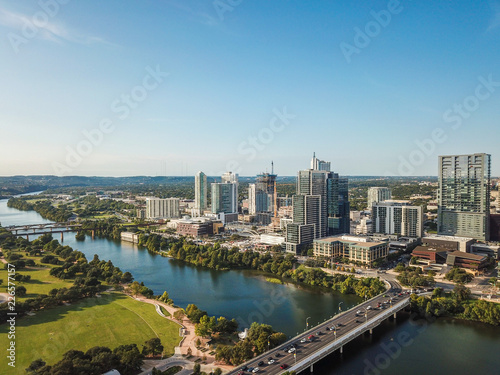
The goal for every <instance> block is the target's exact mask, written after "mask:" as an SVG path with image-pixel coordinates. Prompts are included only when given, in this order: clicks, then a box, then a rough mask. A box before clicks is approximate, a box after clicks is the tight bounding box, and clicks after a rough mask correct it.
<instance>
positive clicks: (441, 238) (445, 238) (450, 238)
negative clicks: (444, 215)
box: [422, 234, 475, 242]
mask: <svg viewBox="0 0 500 375" xmlns="http://www.w3.org/2000/svg"><path fill="white" fill-rule="evenodd" d="M426 239H431V240H437V241H455V242H469V241H475V240H474V238H469V237H456V236H442V235H439V234H430V235H427V236H425V237H423V238H422V241H424V240H426Z"/></svg>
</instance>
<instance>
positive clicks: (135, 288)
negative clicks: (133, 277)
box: [129, 281, 142, 296]
mask: <svg viewBox="0 0 500 375" xmlns="http://www.w3.org/2000/svg"><path fill="white" fill-rule="evenodd" d="M129 288H130V293H132V295H133V296H137V295H138V294H140V292H141V289H142V287H141V284H139V283H138V282H137V281H134V282H133V283H132V284H130V287H129Z"/></svg>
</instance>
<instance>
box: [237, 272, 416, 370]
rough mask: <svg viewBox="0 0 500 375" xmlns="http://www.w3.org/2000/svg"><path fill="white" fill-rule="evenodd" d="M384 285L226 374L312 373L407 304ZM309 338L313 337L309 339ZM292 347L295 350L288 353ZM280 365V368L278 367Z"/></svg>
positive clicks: (405, 296)
mask: <svg viewBox="0 0 500 375" xmlns="http://www.w3.org/2000/svg"><path fill="white" fill-rule="evenodd" d="M387 283H388V284H390V285H391V287H390V289H388V291H387V292H385V293H383V294H381V295H379V296H377V297H375V298H372V299H371V300H369V301H366V302H364V303H362V304H360V305H358V306H356V307H354V308H352V309H351V310H348V311H346V312H343V313H341V314H339V315H336V316H335V317H333V318H332V319H330V320H328V321H326V322H324V323H322V324H320V325H318V326H316V327H314V328H312V329H310V330H309V331H307V332H305V333H302V334H300V335H298V336H296V337H294V338H293V339H291V340H289V341H288V342H286V343H285V344H282V345H280V346H279V347H277V348H275V349H272V350H270V351H268V352H266V353H264V354H262V355H260V356H259V357H257V358H254V359H252V360H251V361H248V362H247V363H245V364H243V365H240V366H238V367H236V368H235V369H233V370H232V371H230V372H229V373H228V374H238V373H240V372H242V371H244V369H245V367H246V368H247V370H246V371H248V368H249V367H250V368H256V367H257V368H259V374H260V373H265V374H270V375H275V374H281V373H283V372H285V371H295V372H297V373H298V372H301V371H304V370H306V369H309V370H310V371H311V372H313V371H314V364H315V363H316V362H318V361H320V360H322V359H323V358H325V357H327V356H328V355H330V354H332V353H333V352H335V351H337V350H339V351H340V353H343V351H344V346H345V345H346V344H347V343H349V342H350V341H352V340H354V339H355V338H357V337H358V336H361V335H363V334H365V333H367V332H368V333H370V334H372V333H373V329H374V328H375V327H377V326H378V325H380V324H381V323H382V322H383V321H384V320H386V319H388V318H390V317H393V318H394V319H396V314H397V313H398V312H399V311H401V310H403V309H405V308H406V307H407V306H409V305H410V295H409V294H406V293H403V292H402V290H401V288H400V286H399V285H398V284H396V283H395V282H392V281H391V282H389V281H387ZM399 294H401V296H400V295H399ZM379 303H380V307H379ZM311 336H314V338H311V339H309V338H310V337H311ZM292 345H294V346H295V349H292V350H290V349H291V346H292ZM270 357H272V358H273V360H274V361H275V362H274V363H272V364H268V359H269V358H270ZM259 362H264V365H261V366H259V365H258V363H259ZM282 366H283V367H284V368H281V367H282Z"/></svg>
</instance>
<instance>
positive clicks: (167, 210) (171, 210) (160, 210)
mask: <svg viewBox="0 0 500 375" xmlns="http://www.w3.org/2000/svg"><path fill="white" fill-rule="evenodd" d="M179 205H180V199H179V198H167V199H158V198H148V199H146V219H149V220H159V219H172V218H178V217H180V211H179Z"/></svg>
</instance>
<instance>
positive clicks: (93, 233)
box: [92, 230, 95, 239]
mask: <svg viewBox="0 0 500 375" xmlns="http://www.w3.org/2000/svg"><path fill="white" fill-rule="evenodd" d="M94 236H95V230H92V239H94Z"/></svg>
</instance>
